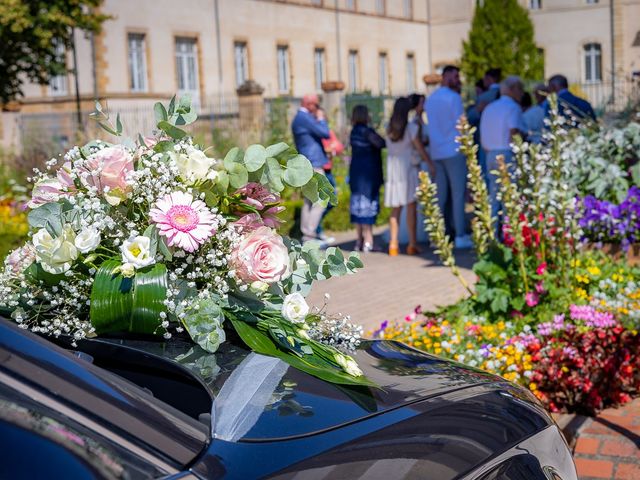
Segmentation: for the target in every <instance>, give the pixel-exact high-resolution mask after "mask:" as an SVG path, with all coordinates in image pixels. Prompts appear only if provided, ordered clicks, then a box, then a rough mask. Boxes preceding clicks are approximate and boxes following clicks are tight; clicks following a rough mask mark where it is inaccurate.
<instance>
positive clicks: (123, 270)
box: [118, 263, 136, 278]
mask: <svg viewBox="0 0 640 480" xmlns="http://www.w3.org/2000/svg"><path fill="white" fill-rule="evenodd" d="M118 271H119V272H120V274H121V275H122V276H123V277H125V278H131V277H133V276H134V275H135V274H136V267H134V266H133V264H132V263H123V264H122V265H120V268H119V269H118Z"/></svg>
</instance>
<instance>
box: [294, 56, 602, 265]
mask: <svg viewBox="0 0 640 480" xmlns="http://www.w3.org/2000/svg"><path fill="white" fill-rule="evenodd" d="M460 91H461V80H460V70H459V69H458V67H455V66H447V67H445V68H444V69H443V71H442V80H441V85H440V86H439V87H438V88H437V89H436V90H435V91H434V92H433V93H432V94H431V95H429V97H428V98H426V99H425V96H424V95H420V94H412V95H409V96H408V97H401V98H398V99H397V100H396V101H395V103H394V106H393V112H392V114H391V118H390V120H389V122H388V124H387V127H386V131H385V134H384V136H382V135H380V134H378V133H377V132H376V131H375V129H374V128H372V126H371V119H370V116H369V111H368V109H367V107H366V106H364V105H357V106H355V107H354V108H353V112H352V114H351V123H352V130H351V135H350V144H351V164H350V168H349V186H350V189H351V200H350V213H351V222H352V223H353V224H355V225H356V227H357V231H358V240H357V244H356V248H357V249H359V250H362V251H365V252H367V251H372V250H374V249H376V247H375V246H374V243H373V229H372V227H373V225H374V224H375V223H376V218H377V215H378V213H379V211H380V188H381V187H382V185H384V203H385V205H386V206H388V207H391V209H392V210H391V217H390V220H389V255H392V256H395V255H398V253H399V241H398V239H399V225H400V216H401V213H402V210H403V209H405V210H406V225H407V234H408V240H409V242H408V246H407V250H406V253H407V254H409V255H415V254H418V253H420V252H421V250H420V248H419V246H418V241H417V209H416V188H417V187H418V183H419V172H420V170H421V169H424V170H426V171H427V172H428V173H429V175H430V176H431V178H432V179H433V181H434V182H435V184H436V187H437V190H438V204H439V207H440V210H441V211H442V212H443V215H444V218H445V223H446V226H447V233H448V234H449V235H450V236H451V237H452V238H453V239H454V246H455V247H456V248H460V249H463V248H471V247H472V246H473V243H472V241H471V238H470V236H469V235H468V234H467V224H466V220H465V200H466V184H467V164H466V158H465V157H464V155H462V154H461V153H460V152H459V143H458V141H457V137H458V131H457V124H458V122H459V120H460V118H461V117H462V116H463V115H466V116H467V118H468V120H469V122H470V123H471V125H473V126H476V127H477V131H476V138H475V141H476V142H477V143H478V145H479V149H478V151H479V154H478V160H479V163H480V166H481V168H482V172H483V175H484V177H485V181H486V183H487V186H488V190H489V195H490V198H491V207H492V214H493V215H494V216H496V217H497V216H498V213H499V210H500V204H499V200H498V182H497V178H496V176H495V175H494V174H493V173H492V172H493V171H495V170H497V169H498V158H499V157H502V158H504V161H505V162H507V163H510V162H512V156H513V153H512V150H511V144H512V142H513V139H514V136H515V135H519V136H521V137H522V138H523V139H524V140H526V141H528V142H530V143H540V142H542V141H543V131H544V129H545V118H547V117H548V116H549V112H550V102H549V100H548V98H547V96H548V94H549V93H555V94H556V95H557V99H558V108H559V112H560V114H561V115H563V116H565V117H566V118H567V119H568V121H567V124H568V125H577V124H579V123H581V122H585V121H595V114H594V111H593V109H592V107H591V105H590V104H589V103H588V102H587V101H586V100H583V99H581V98H578V97H576V96H575V95H573V94H572V93H571V92H569V89H568V82H567V79H566V77H564V76H562V75H555V76H553V77H551V78H550V79H549V82H548V84H547V85H544V84H540V85H537V86H535V87H534V89H533V97H532V95H531V94H530V93H528V92H526V91H525V88H524V83H523V82H522V80H521V79H520V78H519V77H517V76H509V77H507V78H505V79H502V78H501V72H500V70H499V69H490V70H488V71H487V72H486V74H485V76H484V77H483V78H482V79H481V80H479V81H478V82H477V83H476V101H475V102H474V103H473V104H472V105H471V106H470V107H469V108H468V109H467V111H466V112H465V110H464V107H463V101H462V97H461V95H460ZM533 98H535V102H536V103H535V105H534V104H533ZM425 117H426V118H425ZM292 130H293V135H294V139H295V143H296V148H297V149H298V151H299V152H300V153H302V154H303V155H305V156H306V157H307V158H309V160H310V161H311V163H312V165H313V167H314V169H315V170H316V171H317V172H319V173H322V174H325V175H326V174H328V173H327V165H329V167H330V155H329V156H327V152H329V153H330V152H331V147H330V145H332V140H331V139H332V137H331V136H332V132H331V130H330V129H329V125H328V124H327V121H326V118H325V114H324V112H323V111H322V109H321V108H320V106H319V101H318V96H317V95H313V94H312V95H305V97H304V98H303V100H302V103H301V107H300V109H299V111H298V113H297V115H296V117H295V119H294V121H293V124H292ZM333 138H334V139H335V136H334V137H333ZM323 142H324V144H323ZM338 143H339V142H338ZM340 146H341V145H340ZM384 148H386V149H387V163H386V175H385V176H384V177H385V178H383V165H382V150H383V149H384ZM334 149H335V147H334ZM325 213H326V211H325V208H324V207H321V206H318V205H313V204H312V203H311V202H309V201H305V205H304V207H303V210H302V216H301V229H302V234H303V240H305V241H307V240H320V241H324V240H325V238H324V237H323V236H322V235H321V233H319V232H320V230H319V225H320V222H321V220H322V217H323V215H324V214H325ZM497 223H499V222H497Z"/></svg>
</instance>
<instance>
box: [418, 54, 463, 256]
mask: <svg viewBox="0 0 640 480" xmlns="http://www.w3.org/2000/svg"><path fill="white" fill-rule="evenodd" d="M459 92H460V70H459V69H458V67H454V66H452V65H449V66H446V67H445V68H444V70H443V71H442V83H441V86H440V88H438V89H437V90H436V91H435V92H433V93H432V94H431V96H429V98H428V99H427V103H426V107H425V110H426V112H427V120H428V121H429V146H430V149H431V151H430V154H431V158H432V159H433V160H434V163H435V166H436V175H435V183H436V186H437V187H438V204H439V206H440V211H442V212H443V214H444V215H445V216H446V217H448V216H449V215H448V213H449V212H448V211H447V208H446V206H447V199H448V198H449V197H450V198H451V210H452V211H451V213H452V215H451V216H452V217H453V218H446V220H448V221H449V222H448V223H449V224H453V228H454V230H455V247H456V248H471V247H472V246H473V243H472V241H471V238H470V237H469V235H466V233H465V228H466V225H465V216H464V200H465V189H466V185H467V163H466V159H465V157H464V155H462V154H461V153H459V152H458V148H459V147H460V145H459V143H458V142H457V141H456V137H457V136H458V131H457V130H456V124H457V123H458V120H459V119H460V117H461V116H462V115H463V114H464V107H463V106H462V98H461V97H460V93H459Z"/></svg>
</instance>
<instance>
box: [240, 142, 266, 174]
mask: <svg viewBox="0 0 640 480" xmlns="http://www.w3.org/2000/svg"><path fill="white" fill-rule="evenodd" d="M267 157H268V154H267V150H266V149H265V148H264V147H263V146H262V145H251V146H249V147H248V148H247V150H246V151H245V152H244V165H245V167H246V168H247V170H248V171H249V172H255V171H256V170H259V169H260V168H262V166H263V165H264V163H265V162H266V160H267Z"/></svg>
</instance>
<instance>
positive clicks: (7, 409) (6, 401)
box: [0, 384, 167, 480]
mask: <svg viewBox="0 0 640 480" xmlns="http://www.w3.org/2000/svg"><path fill="white" fill-rule="evenodd" d="M0 439H2V442H1V443H2V447H1V448H0V478H29V479H32V478H33V479H36V478H73V479H74V480H75V479H93V478H96V479H103V478H104V479H110V478H122V477H126V478H128V479H131V480H137V479H147V478H150V477H159V476H164V475H166V473H167V472H165V471H163V470H159V469H158V468H156V467H155V466H154V465H153V464H151V463H149V462H146V461H145V460H143V459H141V458H139V457H137V456H136V455H135V454H134V453H132V452H130V451H128V450H127V449H126V447H125V446H122V445H118V444H115V443H114V442H113V441H112V439H108V438H104V437H102V436H100V435H98V434H96V433H95V432H93V431H90V430H89V429H87V428H85V427H84V426H82V425H78V424H76V423H75V422H74V421H72V420H70V419H69V418H67V417H65V416H64V415H62V414H60V413H58V412H56V411H54V410H52V409H51V408H49V407H47V406H43V405H40V404H38V403H36V402H34V401H33V400H31V399H29V398H27V397H26V396H24V395H22V394H20V393H18V392H16V391H14V390H12V389H11V388H9V387H7V386H5V385H2V384H0ZM34 458H35V459H37V461H34Z"/></svg>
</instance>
